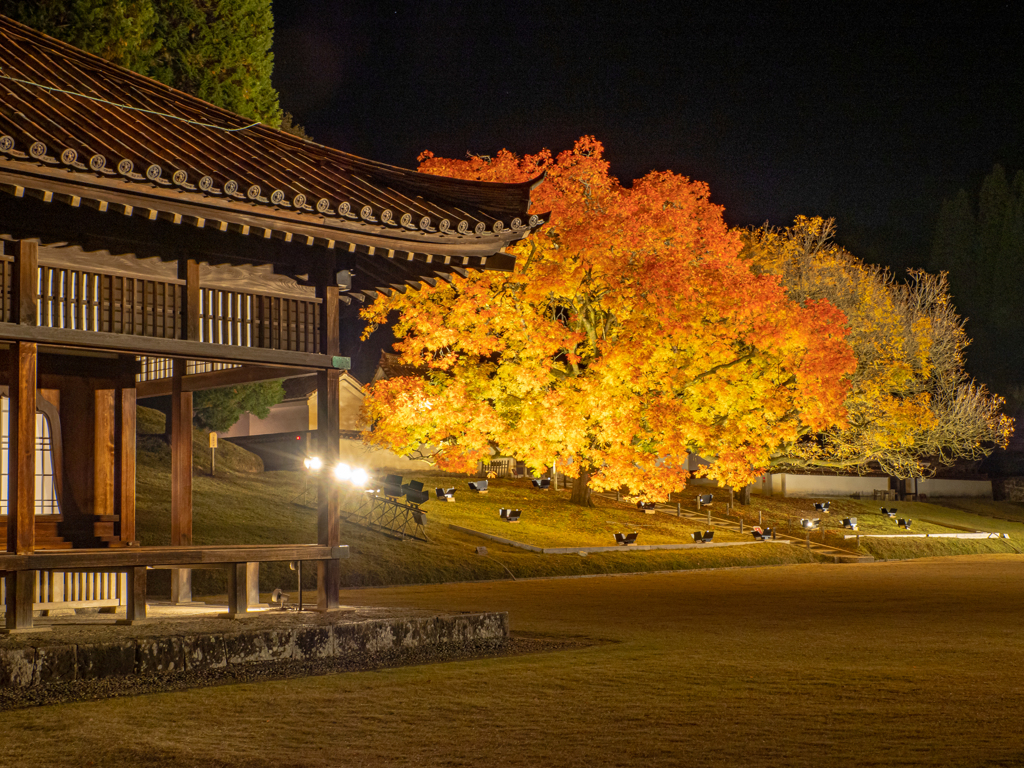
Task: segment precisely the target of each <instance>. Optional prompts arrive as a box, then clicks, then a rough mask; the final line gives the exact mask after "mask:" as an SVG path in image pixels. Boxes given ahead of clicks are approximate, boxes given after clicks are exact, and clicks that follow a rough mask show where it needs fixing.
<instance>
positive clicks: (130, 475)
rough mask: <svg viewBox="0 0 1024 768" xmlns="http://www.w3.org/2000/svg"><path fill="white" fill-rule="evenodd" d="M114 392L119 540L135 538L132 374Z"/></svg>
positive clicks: (116, 502) (116, 499)
mask: <svg viewBox="0 0 1024 768" xmlns="http://www.w3.org/2000/svg"><path fill="white" fill-rule="evenodd" d="M121 378H122V381H121V382H120V383H121V386H120V387H118V388H117V389H116V390H115V391H114V505H115V508H114V514H116V515H117V516H118V519H119V522H118V529H117V530H118V535H119V536H120V539H121V543H122V544H126V543H129V542H134V541H135V414H136V410H135V406H136V402H135V374H134V373H131V372H128V373H125V374H122V377H121Z"/></svg>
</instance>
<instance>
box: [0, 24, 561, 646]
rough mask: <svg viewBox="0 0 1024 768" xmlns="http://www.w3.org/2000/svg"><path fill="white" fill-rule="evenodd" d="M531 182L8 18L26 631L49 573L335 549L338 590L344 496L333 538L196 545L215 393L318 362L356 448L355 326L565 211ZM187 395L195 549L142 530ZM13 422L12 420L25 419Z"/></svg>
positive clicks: (5, 149) (185, 478)
mask: <svg viewBox="0 0 1024 768" xmlns="http://www.w3.org/2000/svg"><path fill="white" fill-rule="evenodd" d="M531 188H532V185H531V184H522V185H507V184H488V183H478V182H468V181H460V180H453V179H446V178H440V177H435V176H429V175H424V174H420V173H416V172H414V171H409V170H403V169H399V168H394V167H391V166H387V165H383V164H380V163H375V162H371V161H368V160H364V159H361V158H358V157H354V156H352V155H348V154H346V153H344V152H340V151H337V150H334V149H331V148H328V147H324V146H320V145H317V144H314V143H312V142H307V141H304V140H302V139H299V138H297V137H295V136H291V135H289V134H286V133H283V132H280V131H276V130H273V129H271V128H268V127H266V126H264V125H261V124H253V123H252V122H251V121H249V120H246V119H244V118H241V117H239V116H238V115H235V114H232V113H230V112H226V111H224V110H222V109H219V108H217V107H214V106H212V105H210V104H208V103H206V102H203V101H201V100H199V99H196V98H193V97H190V96H188V95H186V94H183V93H180V92H178V91H175V90H174V89H172V88H169V87H167V86H165V85H162V84H160V83H158V82H155V81H153V80H150V79H148V78H145V77H142V76H140V75H137V74H135V73H132V72H130V71H127V70H125V69H122V68H120V67H117V66H115V65H113V64H110V63H109V62H107V61H104V60H103V59H100V58H97V57H95V56H92V55H90V54H88V53H85V52H83V51H81V50H78V49H76V48H74V47H72V46H70V45H66V44H64V43H61V42H59V41H57V40H54V39H52V38H49V37H47V36H45V35H42V34H40V33H37V32H35V31H33V30H31V29H29V28H27V27H25V26H23V25H20V24H18V23H16V22H13V21H11V20H9V19H7V18H4V17H0V245H2V255H0V386H2V390H0V394H2V395H3V402H4V412H3V415H4V418H3V421H4V426H5V429H4V435H5V441H6V445H5V447H6V455H7V462H6V464H5V466H4V476H3V489H4V491H5V495H4V499H3V505H4V507H5V509H4V511H5V512H6V519H5V521H4V522H5V523H6V529H7V551H6V552H5V553H3V554H0V571H2V572H3V573H4V575H5V579H6V582H5V586H6V625H7V627H8V629H10V630H18V629H24V628H28V627H31V625H32V606H33V600H34V599H35V597H38V595H35V592H36V590H37V589H38V588H39V587H38V583H39V578H38V573H39V572H51V573H52V572H68V571H75V572H86V571H121V572H125V573H127V581H128V586H129V595H128V619H129V620H133V619H139V618H142V617H144V615H145V568H146V567H147V566H148V567H154V566H155V567H174V566H181V568H180V569H179V570H177V571H175V573H176V576H175V578H174V579H173V584H174V590H175V596H176V597H178V598H180V599H188V598H189V590H190V586H189V581H188V574H189V570H188V568H189V567H201V566H207V567H225V568H227V569H228V574H229V584H230V590H231V594H230V595H229V602H230V603H231V610H232V611H234V612H243V611H244V610H245V600H244V594H245V584H246V574H247V573H249V572H250V571H248V570H247V568H246V563H251V562H259V561H267V560H296V559H305V560H316V561H317V562H318V572H319V581H318V584H319V587H318V605H319V607H320V608H321V609H324V610H329V609H330V608H332V607H334V606H336V605H337V601H338V588H339V567H338V558H339V557H342V556H344V555H345V553H346V551H347V550H346V548H345V547H343V546H342V545H341V541H340V534H339V517H338V504H339V494H338V492H337V490H336V489H335V488H334V487H332V485H331V484H330V483H329V482H327V480H326V476H327V475H328V474H329V473H324V476H325V479H324V480H323V481H322V485H321V488H320V492H319V510H318V531H319V534H318V536H319V541H318V542H317V543H316V544H310V545H303V546H276V547H275V546H266V547H243V548H238V547H197V546H193V542H192V468H191V465H192V455H191V453H192V441H191V424H192V392H193V391H196V390H200V389H206V388H215V387H220V386H227V385H231V384H235V383H241V382H249V381H258V380H264V379H269V378H279V377H282V376H288V375H293V374H294V373H296V372H315V373H316V375H317V377H318V378H317V386H318V397H317V402H318V420H317V425H318V428H317V439H318V443H319V451H320V454H321V456H322V457H323V458H324V460H325V461H326V462H327V463H328V464H329V463H330V462H331V460H332V458H334V457H336V456H337V453H338V438H339V426H338V386H337V384H338V377H339V375H340V371H341V370H342V369H344V368H345V367H346V365H347V359H346V357H345V356H344V353H345V350H344V349H342V348H341V341H340V338H341V333H340V329H341V326H342V323H344V322H346V321H349V322H351V321H352V319H353V315H352V312H353V310H354V309H356V308H357V307H358V305H359V304H360V303H361V302H364V301H366V300H367V299H368V298H372V297H373V296H375V295H376V294H378V293H385V294H386V293H388V292H389V291H406V290H410V289H416V288H417V287H418V286H419V285H420V284H422V283H429V284H434V282H435V281H436V280H439V279H442V280H443V279H450V277H451V275H452V274H453V273H455V274H463V273H464V271H465V270H477V269H498V270H510V269H512V268H513V266H514V258H513V257H512V256H511V255H509V254H506V253H505V252H504V249H505V247H506V246H507V245H509V244H510V243H513V242H515V241H517V240H519V239H521V238H523V237H524V236H525V235H526V234H527V233H528V232H530V230H531V229H533V228H535V227H537V226H539V225H540V224H541V223H543V217H538V216H536V215H533V216H531V215H529V214H528V207H529V199H530V190H531ZM140 391H142V392H147V393H155V392H167V393H170V394H171V398H172V418H171V429H170V431H171V449H172V476H173V480H172V510H171V516H170V517H171V519H170V520H168V525H169V527H170V529H171V541H172V545H171V546H169V547H139V546H138V542H137V541H136V536H135V407H136V405H135V404H136V398H137V396H138V394H139V392H140ZM8 422H9V423H8Z"/></svg>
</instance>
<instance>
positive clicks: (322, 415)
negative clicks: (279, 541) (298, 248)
mask: <svg viewBox="0 0 1024 768" xmlns="http://www.w3.org/2000/svg"><path fill="white" fill-rule="evenodd" d="M317 282H318V285H317V294H318V295H319V297H320V299H321V304H320V352H321V353H322V354H325V355H329V356H331V357H333V356H336V355H338V354H339V353H340V351H341V340H340V337H339V334H340V331H341V326H340V317H339V314H338V310H339V300H338V296H339V289H338V286H337V285H336V281H335V276H334V275H333V274H323V275H321V276H320V278H319V280H318V281H317ZM316 385H317V421H316V424H317V450H318V451H319V453H320V459H321V460H322V461H323V469H321V470H320V474H319V476H318V478H317V482H318V484H319V486H318V488H317V497H318V498H317V543H319V544H322V545H327V546H337V545H339V544H341V517H340V516H341V489H340V488H339V487H338V483H337V481H336V480H335V479H334V467H335V465H336V464H337V463H338V460H339V454H340V448H341V428H340V424H341V414H340V402H339V398H340V387H341V371H339V370H336V369H330V370H323V371H318V372H317V376H316ZM340 589H341V564H340V563H339V562H338V561H337V560H327V561H319V562H318V563H317V589H316V605H317V610H319V611H330V610H334V609H336V608H337V607H338V591H339V590H340Z"/></svg>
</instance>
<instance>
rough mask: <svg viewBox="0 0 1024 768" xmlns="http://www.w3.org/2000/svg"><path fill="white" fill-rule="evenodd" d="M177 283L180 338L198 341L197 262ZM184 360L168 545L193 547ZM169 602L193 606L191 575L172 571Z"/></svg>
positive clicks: (174, 427)
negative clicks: (180, 284) (180, 292)
mask: <svg viewBox="0 0 1024 768" xmlns="http://www.w3.org/2000/svg"><path fill="white" fill-rule="evenodd" d="M178 279H179V280H184V281H185V295H184V302H183V306H182V318H181V329H182V330H181V336H182V338H183V339H185V340H186V341H199V340H200V337H201V334H200V316H199V304H200V302H199V298H200V290H199V262H198V261H196V260H195V259H183V260H181V261H179V262H178ZM187 363H188V361H187V360H179V359H175V360H174V369H173V371H172V378H171V544H172V545H175V546H184V547H189V546H192V393H191V392H183V391H182V389H181V380H182V377H183V376H184V375H185V369H186V366H187ZM171 601H172V602H176V603H190V602H192V571H191V570H190V569H188V568H176V569H174V570H172V571H171Z"/></svg>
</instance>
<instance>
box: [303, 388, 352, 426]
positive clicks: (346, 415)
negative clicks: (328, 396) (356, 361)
mask: <svg viewBox="0 0 1024 768" xmlns="http://www.w3.org/2000/svg"><path fill="white" fill-rule="evenodd" d="M365 396H366V395H365V393H364V392H363V390H362V388H361V387H359V386H358V385H357V384H354V383H353V382H352V381H351V380H349V379H348V378H342V380H341V386H340V388H339V391H338V411H339V413H340V416H339V419H338V420H339V422H340V427H339V428H340V429H342V430H351V431H356V430H358V431H362V430H364V429H366V425H365V423H364V422H363V419H362V415H361V414H360V409H361V408H362V407H363V398H364V397H365ZM316 404H317V394H316V392H313V394H311V395H310V396H309V406H308V415H307V418H308V419H309V429H316V416H317V411H316ZM304 405H305V404H304Z"/></svg>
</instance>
